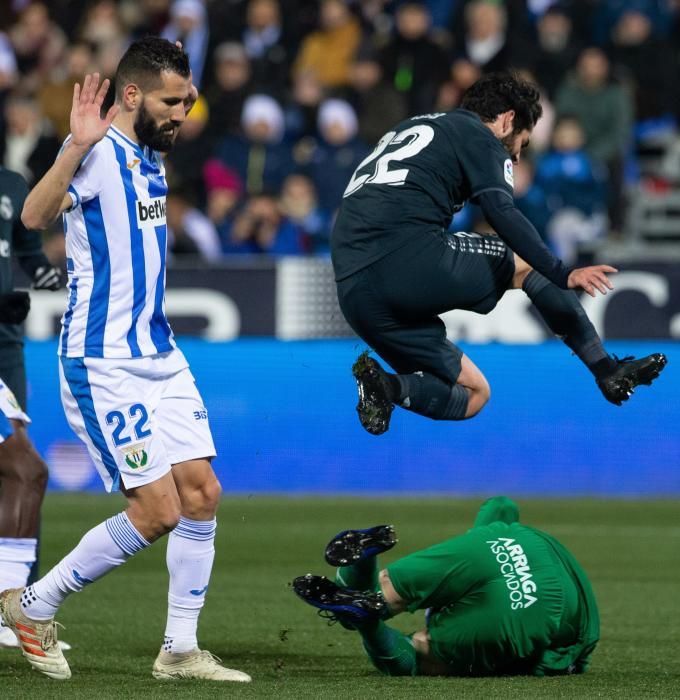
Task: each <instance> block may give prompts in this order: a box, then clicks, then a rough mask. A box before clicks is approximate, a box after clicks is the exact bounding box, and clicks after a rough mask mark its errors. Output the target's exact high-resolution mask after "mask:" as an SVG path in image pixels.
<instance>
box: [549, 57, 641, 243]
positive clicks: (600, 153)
mask: <svg viewBox="0 0 680 700" xmlns="http://www.w3.org/2000/svg"><path fill="white" fill-rule="evenodd" d="M555 110H556V112H557V116H558V117H559V116H562V115H570V116H574V117H576V118H577V119H578V120H579V122H580V123H581V125H582V126H583V130H584V132H585V136H586V143H585V150H586V152H587V153H588V154H589V155H590V156H591V157H593V158H594V159H596V160H598V161H600V162H601V163H604V164H605V165H606V166H607V168H608V171H609V206H608V210H609V221H610V224H611V226H612V228H613V229H614V230H615V231H621V228H622V226H623V211H624V204H623V158H624V154H625V153H626V150H627V149H628V147H629V145H630V142H631V125H632V119H633V104H632V100H631V97H630V94H629V93H628V91H627V90H626V89H625V88H624V87H623V86H621V85H620V84H619V83H617V82H614V81H613V80H612V79H611V77H610V63H609V59H608V58H607V55H606V54H605V53H604V52H603V51H602V50H601V49H598V48H594V47H593V48H587V49H585V50H584V51H583V52H582V53H581V54H580V56H579V59H578V63H577V66H576V72H575V74H574V75H573V76H572V77H570V78H567V79H566V80H565V82H564V83H563V84H562V85H561V86H560V88H559V89H558V91H557V94H556V96H555Z"/></svg>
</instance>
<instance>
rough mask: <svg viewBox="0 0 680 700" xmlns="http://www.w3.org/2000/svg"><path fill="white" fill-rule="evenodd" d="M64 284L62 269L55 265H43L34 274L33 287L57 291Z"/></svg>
mask: <svg viewBox="0 0 680 700" xmlns="http://www.w3.org/2000/svg"><path fill="white" fill-rule="evenodd" d="M63 286H64V283H63V280H62V275H61V270H60V269H59V268H58V267H55V266H54V265H42V266H41V267H39V268H38V269H37V270H36V271H35V274H34V275H33V289H49V291H50V292H56V291H57V289H61V288H62V287H63Z"/></svg>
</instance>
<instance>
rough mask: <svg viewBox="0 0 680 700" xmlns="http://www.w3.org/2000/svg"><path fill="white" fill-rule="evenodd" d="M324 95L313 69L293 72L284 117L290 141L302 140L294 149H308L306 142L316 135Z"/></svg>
mask: <svg viewBox="0 0 680 700" xmlns="http://www.w3.org/2000/svg"><path fill="white" fill-rule="evenodd" d="M324 97H325V91H324V89H323V86H322V85H321V83H320V82H319V79H318V78H317V76H316V73H315V72H314V71H311V70H306V71H300V72H298V73H296V74H295V76H294V77H293V86H292V89H291V95H290V99H289V100H288V102H287V103H286V109H285V119H286V135H287V136H288V137H289V138H290V139H291V140H292V141H298V142H300V140H302V142H300V143H298V146H297V147H296V150H297V149H299V148H300V147H301V148H302V149H303V150H308V148H309V147H310V146H309V144H308V143H306V142H307V141H308V140H309V139H310V138H311V137H313V136H315V135H316V118H317V114H318V112H319V105H320V104H321V102H322V100H323V99H324ZM304 159H305V158H304V157H303V160H304Z"/></svg>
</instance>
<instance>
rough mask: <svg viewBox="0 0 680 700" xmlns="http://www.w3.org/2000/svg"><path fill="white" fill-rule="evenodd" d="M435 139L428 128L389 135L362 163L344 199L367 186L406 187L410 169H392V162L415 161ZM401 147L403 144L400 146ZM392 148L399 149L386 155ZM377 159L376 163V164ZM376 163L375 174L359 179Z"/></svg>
mask: <svg viewBox="0 0 680 700" xmlns="http://www.w3.org/2000/svg"><path fill="white" fill-rule="evenodd" d="M433 138H434V129H433V128H432V127H431V126H428V125H427V124H419V125H418V126H412V127H410V128H408V129H404V131H400V132H398V133H397V132H396V131H388V132H387V133H386V134H385V135H384V136H383V137H382V138H381V139H380V141H379V142H378V145H377V146H376V147H375V149H374V150H373V151H372V152H371V153H370V154H369V155H368V156H367V157H366V158H364V160H362V161H361V163H359V167H358V168H357V169H356V170H355V171H354V175H352V179H351V180H350V181H349V184H348V185H347V189H346V190H345V193H344V194H343V195H342V196H343V197H349V196H350V195H351V194H354V193H355V192H358V191H359V190H360V189H361V188H362V187H363V186H364V185H366V184H369V183H374V184H376V185H395V186H398V185H403V184H404V183H405V182H406V177H407V176H408V168H394V169H390V163H391V161H401V160H405V159H406V158H412V157H413V156H415V155H417V154H418V153H420V152H421V151H422V150H423V148H425V147H426V146H427V145H428V144H429V143H430V142H431V141H432V139H433ZM400 144H403V146H402V145H400ZM390 146H399V148H397V149H396V150H393V151H387V152H385V151H386V149H387V148H388V147H390ZM376 158H377V160H376ZM372 161H375V164H374V165H373V172H372V173H364V174H363V175H359V172H360V171H361V170H363V169H364V168H365V167H366V166H367V165H368V164H369V163H371V162H372Z"/></svg>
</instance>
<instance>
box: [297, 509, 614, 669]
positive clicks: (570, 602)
mask: <svg viewBox="0 0 680 700" xmlns="http://www.w3.org/2000/svg"><path fill="white" fill-rule="evenodd" d="M395 543H396V539H395V533H394V529H393V528H392V527H391V526H389V525H379V526H376V527H372V528H369V529H367V530H346V531H344V532H341V533H340V534H338V535H336V537H334V538H333V539H332V540H331V542H330V543H329V544H328V546H327V547H326V561H327V562H328V563H329V564H331V565H333V566H338V567H339V568H338V570H337V575H336V583H333V582H332V581H330V580H328V579H327V578H325V577H324V576H313V575H312V574H307V575H306V576H300V577H298V578H296V579H295V581H294V582H293V589H294V591H295V593H297V595H298V596H300V598H302V599H303V600H304V601H305V602H306V603H309V604H310V605H313V606H314V607H316V608H318V609H319V611H320V613H319V614H320V615H322V616H323V617H326V618H328V619H330V620H332V621H338V622H340V624H341V625H343V627H346V628H348V629H354V630H356V631H357V632H359V634H360V635H361V637H362V640H363V644H364V648H365V650H366V653H367V654H368V656H369V658H370V659H371V661H372V662H373V664H374V666H375V667H376V668H377V669H378V670H379V671H381V672H382V673H384V674H386V675H389V676H417V675H421V676H444V675H449V676H496V675H513V674H526V675H536V676H544V675H560V674H568V673H583V672H584V671H586V670H587V668H588V665H589V663H590V657H591V655H592V653H593V650H594V649H595V646H596V644H597V641H598V639H599V633H600V624H599V615H598V610H597V603H596V602H595V597H594V595H593V591H592V589H591V587H590V583H589V581H588V578H587V577H586V575H585V572H584V571H583V569H582V568H581V566H580V565H579V564H578V562H577V561H576V560H575V559H574V557H573V556H572V555H571V554H570V553H569V552H568V551H567V550H566V549H565V548H564V547H563V546H562V545H561V544H560V543H559V542H557V540H555V539H554V538H553V537H551V536H550V535H547V534H546V533H544V532H541V531H540V530H536V529H534V528H532V527H528V526H527V525H523V524H521V523H520V522H519V509H518V507H517V505H516V504H515V503H514V502H513V501H511V500H510V499H509V498H505V497H503V496H498V497H495V498H491V499H489V500H488V501H486V502H485V503H484V504H483V505H482V507H481V509H480V511H479V513H478V515H477V518H476V520H475V523H474V526H473V527H472V529H470V530H468V532H466V533H465V534H464V535H460V536H459V537H454V538H452V539H450V540H446V541H445V542H441V543H440V544H435V545H433V546H432V547H428V548H427V549H423V550H420V551H418V552H415V553H413V554H411V555H409V556H406V557H404V558H402V559H398V560H397V561H395V562H393V563H392V564H390V565H388V566H387V568H385V569H384V570H382V571H380V572H379V571H378V565H377V559H376V556H377V555H378V554H380V553H381V552H385V551H387V550H388V549H391V548H392V547H393V546H394V544H395ZM422 609H424V610H426V611H427V612H426V627H425V629H422V630H419V631H417V632H415V633H414V634H411V635H405V634H402V633H401V632H398V631H397V630H394V629H392V628H391V627H389V626H388V625H386V624H385V621H386V620H388V619H389V618H390V617H394V616H395V615H398V614H399V613H402V612H406V611H409V612H414V611H416V610H422Z"/></svg>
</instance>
